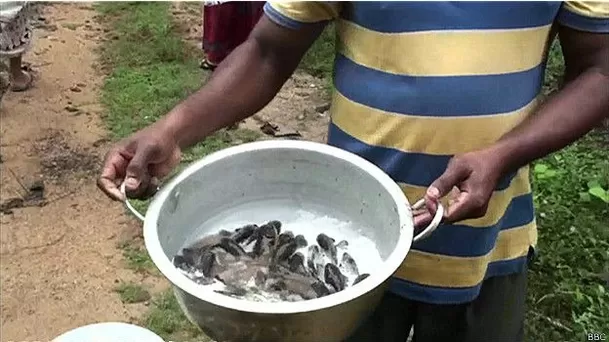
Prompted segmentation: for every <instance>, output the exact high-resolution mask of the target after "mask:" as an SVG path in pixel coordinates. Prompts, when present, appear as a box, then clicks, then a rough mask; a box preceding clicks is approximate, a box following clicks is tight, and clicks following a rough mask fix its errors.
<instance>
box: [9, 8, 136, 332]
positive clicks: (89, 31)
mask: <svg viewBox="0 0 609 342" xmlns="http://www.w3.org/2000/svg"><path fill="white" fill-rule="evenodd" d="M94 15H95V12H94V11H93V10H92V8H91V6H90V5H89V4H83V3H81V4H78V3H71V4H67V3H66V4H59V3H56V4H52V5H48V6H46V7H45V8H44V9H42V13H41V16H42V18H37V24H38V25H37V26H39V27H38V28H37V29H36V31H35V36H36V37H35V38H36V39H35V41H34V44H33V47H32V50H31V51H30V52H29V53H28V54H27V55H26V61H27V62H29V63H31V66H32V68H33V70H34V72H35V73H36V74H37V79H36V81H35V86H34V87H33V88H32V89H30V90H29V91H27V92H24V93H8V94H7V95H6V96H5V99H4V101H3V103H2V107H1V109H0V120H1V123H2V125H1V126H2V127H1V131H2V136H1V141H2V147H1V152H0V153H1V154H2V164H0V170H1V177H2V178H1V181H2V182H1V200H2V203H4V204H6V203H7V201H8V200H10V199H11V198H20V197H24V196H26V191H25V190H24V189H23V187H26V188H27V187H29V186H30V185H31V184H32V183H34V182H36V181H38V182H37V183H38V184H36V185H38V187H35V189H34V191H29V194H30V197H31V199H28V198H26V201H25V205H26V207H23V208H14V209H9V208H6V207H5V208H3V211H4V213H3V214H1V216H0V220H1V221H0V224H1V239H0V240H1V244H0V253H1V254H0V257H1V281H2V303H1V319H2V329H1V336H2V341H9V340H20V341H21V340H29V341H33V340H49V339H51V338H53V337H55V336H57V335H59V334H61V333H62V332H64V331H66V330H69V329H71V328H75V327H77V326H80V325H83V324H87V323H92V322H98V321H107V320H113V321H116V320H121V321H130V320H132V319H133V318H134V317H139V316H140V315H141V313H142V311H143V310H144V309H145V306H144V304H136V305H128V306H125V305H123V304H122V303H121V301H120V299H119V296H118V295H117V294H116V293H115V292H114V288H115V286H116V284H117V283H119V282H121V281H132V280H133V281H141V280H142V279H141V277H142V276H141V275H135V274H133V273H132V272H131V271H128V270H126V269H125V267H124V261H123V257H122V254H121V252H120V251H119V250H118V249H117V247H116V246H117V244H118V242H120V240H122V239H128V238H130V237H132V236H133V235H134V234H136V233H137V231H138V224H137V223H136V222H134V221H133V220H132V219H130V218H127V217H126V216H125V215H124V211H123V210H122V209H121V207H120V206H119V205H116V204H112V203H110V201H109V200H107V199H106V198H105V197H103V196H102V194H101V193H100V192H99V191H97V189H96V188H95V185H94V177H95V175H96V174H97V168H98V163H99V156H100V155H102V154H103V150H104V147H105V146H104V142H105V141H106V140H105V139H104V133H105V132H104V130H103V129H102V128H101V125H100V119H99V114H100V113H101V108H100V107H99V105H98V104H97V91H98V88H99V86H100V84H101V82H102V80H103V76H102V75H100V74H98V73H96V71H95V69H94V64H95V60H96V55H95V48H96V46H97V42H98V41H99V40H98V37H100V36H101V34H100V33H101V32H100V31H101V30H100V29H99V28H98V26H97V25H96V24H95V21H94V18H93V17H94ZM40 181H41V182H42V183H43V185H44V194H43V196H44V199H43V200H42V202H46V205H44V206H40V202H41V199H40V194H41V191H40ZM22 185H23V186H22ZM26 197H27V196H26ZM20 202H21V200H14V201H13V204H21V203H20ZM29 205H31V206H29Z"/></svg>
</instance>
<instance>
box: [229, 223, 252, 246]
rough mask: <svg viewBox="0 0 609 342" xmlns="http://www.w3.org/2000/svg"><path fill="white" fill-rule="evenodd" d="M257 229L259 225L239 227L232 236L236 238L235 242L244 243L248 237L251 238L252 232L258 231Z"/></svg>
mask: <svg viewBox="0 0 609 342" xmlns="http://www.w3.org/2000/svg"><path fill="white" fill-rule="evenodd" d="M256 229H258V226H257V225H255V224H248V225H246V226H243V227H241V228H237V230H235V232H234V233H233V234H231V238H232V239H233V240H235V242H237V243H243V242H245V241H246V240H247V239H249V238H250V236H252V234H254V233H255V232H256Z"/></svg>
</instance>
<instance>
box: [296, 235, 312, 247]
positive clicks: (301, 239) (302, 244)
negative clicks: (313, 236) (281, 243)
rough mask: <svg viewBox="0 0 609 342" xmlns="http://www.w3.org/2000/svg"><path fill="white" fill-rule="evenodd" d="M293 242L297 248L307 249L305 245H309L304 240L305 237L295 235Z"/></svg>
mask: <svg viewBox="0 0 609 342" xmlns="http://www.w3.org/2000/svg"><path fill="white" fill-rule="evenodd" d="M294 240H295V241H296V245H297V246H298V248H303V247H307V245H308V244H309V243H308V242H307V239H305V237H304V236H303V235H301V234H298V235H296V237H295V238H294Z"/></svg>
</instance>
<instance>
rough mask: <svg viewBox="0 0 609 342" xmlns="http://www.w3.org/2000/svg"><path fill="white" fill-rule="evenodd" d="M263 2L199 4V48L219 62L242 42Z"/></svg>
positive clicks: (258, 17) (258, 15) (256, 20)
mask: <svg viewBox="0 0 609 342" xmlns="http://www.w3.org/2000/svg"><path fill="white" fill-rule="evenodd" d="M264 3H265V2H264V1H230V2H225V3H221V4H219V5H213V6H205V7H203V50H204V51H205V53H206V55H207V60H208V62H209V63H211V64H215V65H217V64H219V63H220V62H222V60H223V59H224V58H226V56H228V55H229V54H230V53H231V51H233V50H234V49H235V48H236V47H237V46H239V45H240V44H241V43H243V42H244V41H245V40H246V39H247V37H248V36H249V34H250V32H251V31H252V29H253V28H254V26H255V25H256V23H258V20H259V19H260V17H261V16H262V13H263V6H264Z"/></svg>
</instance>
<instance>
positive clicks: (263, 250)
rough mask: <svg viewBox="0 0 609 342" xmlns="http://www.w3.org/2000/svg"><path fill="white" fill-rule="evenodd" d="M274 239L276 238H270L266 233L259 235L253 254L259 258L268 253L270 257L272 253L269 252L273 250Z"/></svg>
mask: <svg viewBox="0 0 609 342" xmlns="http://www.w3.org/2000/svg"><path fill="white" fill-rule="evenodd" d="M273 240H274V239H272V238H268V237H266V236H264V235H260V236H259V237H258V239H257V240H256V243H255V244H254V248H253V251H252V256H253V257H254V258H259V257H261V256H263V255H267V256H269V257H270V256H271V255H269V254H270V252H271V247H272V243H273Z"/></svg>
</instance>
